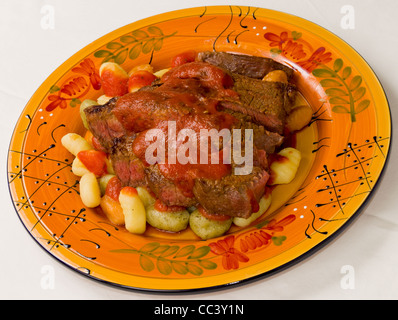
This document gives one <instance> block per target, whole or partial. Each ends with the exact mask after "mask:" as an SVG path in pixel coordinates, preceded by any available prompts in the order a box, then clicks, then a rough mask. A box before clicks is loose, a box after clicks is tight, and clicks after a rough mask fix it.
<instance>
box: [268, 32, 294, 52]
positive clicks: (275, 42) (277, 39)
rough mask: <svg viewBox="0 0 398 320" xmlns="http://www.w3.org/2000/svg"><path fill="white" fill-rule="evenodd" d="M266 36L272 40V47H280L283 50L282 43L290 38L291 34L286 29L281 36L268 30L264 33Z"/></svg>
mask: <svg viewBox="0 0 398 320" xmlns="http://www.w3.org/2000/svg"><path fill="white" fill-rule="evenodd" d="M264 38H265V39H267V40H268V41H270V44H269V45H270V47H279V49H280V50H282V45H283V44H284V43H285V42H286V41H287V40H288V39H289V36H288V33H287V32H286V31H284V32H281V35H280V36H278V35H276V34H275V33H272V32H267V33H266V34H264Z"/></svg>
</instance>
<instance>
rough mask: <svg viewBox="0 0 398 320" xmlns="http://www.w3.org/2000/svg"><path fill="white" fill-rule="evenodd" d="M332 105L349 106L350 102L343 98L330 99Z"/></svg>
mask: <svg viewBox="0 0 398 320" xmlns="http://www.w3.org/2000/svg"><path fill="white" fill-rule="evenodd" d="M329 102H330V103H331V104H349V103H350V101H348V100H346V99H344V98H342V97H333V98H330V99H329Z"/></svg>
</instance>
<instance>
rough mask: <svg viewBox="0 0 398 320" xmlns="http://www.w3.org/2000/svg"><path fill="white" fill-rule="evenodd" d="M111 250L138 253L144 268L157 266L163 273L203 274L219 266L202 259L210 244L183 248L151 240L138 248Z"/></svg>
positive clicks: (149, 269) (147, 269) (148, 270)
mask: <svg viewBox="0 0 398 320" xmlns="http://www.w3.org/2000/svg"><path fill="white" fill-rule="evenodd" d="M110 252H116V253H130V254H138V255H139V264H140V266H141V268H142V269H143V270H145V271H147V272H150V271H152V270H154V269H155V267H156V268H157V270H159V272H160V273H162V274H163V275H169V274H171V273H172V272H173V271H174V272H176V273H178V274H187V273H191V274H193V275H201V274H203V270H204V269H206V270H213V269H216V268H217V264H216V263H214V262H212V261H210V260H209V259H211V258H208V259H200V258H203V257H204V256H206V255H207V254H208V253H209V252H210V247H209V246H202V247H198V248H196V247H195V246H194V245H187V246H184V247H182V248H181V247H180V246H178V245H168V244H160V243H159V242H150V243H147V244H145V245H144V246H142V247H141V249H138V250H137V249H117V250H110Z"/></svg>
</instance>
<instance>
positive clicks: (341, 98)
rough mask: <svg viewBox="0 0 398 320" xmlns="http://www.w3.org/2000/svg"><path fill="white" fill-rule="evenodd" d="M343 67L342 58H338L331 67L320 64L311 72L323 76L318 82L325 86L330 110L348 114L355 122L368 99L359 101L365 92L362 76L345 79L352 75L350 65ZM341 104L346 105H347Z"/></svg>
mask: <svg viewBox="0 0 398 320" xmlns="http://www.w3.org/2000/svg"><path fill="white" fill-rule="evenodd" d="M343 67H344V62H343V60H342V59H340V58H338V59H336V60H335V61H334V63H333V69H332V68H329V67H328V66H326V65H322V66H321V67H320V68H318V69H315V70H313V71H312V74H313V75H314V76H316V77H319V78H324V79H321V80H320V84H321V86H322V87H323V88H327V89H325V93H326V94H327V95H328V96H329V97H330V98H329V102H330V104H332V105H334V106H333V107H332V111H333V112H335V113H340V114H350V115H351V122H355V121H356V115H357V114H358V113H360V112H362V111H363V110H365V109H366V108H368V107H369V105H370V101H369V100H367V99H366V100H363V101H360V100H361V99H362V98H363V97H364V96H365V94H366V88H365V87H364V86H361V84H362V77H361V76H360V75H353V76H352V78H351V80H347V79H348V78H350V77H351V75H352V68H351V67H350V66H346V67H345V68H343ZM359 101H360V102H359ZM358 102H359V103H358ZM357 103H358V104H357ZM343 105H348V107H345V106H343Z"/></svg>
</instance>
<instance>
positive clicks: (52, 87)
mask: <svg viewBox="0 0 398 320" xmlns="http://www.w3.org/2000/svg"><path fill="white" fill-rule="evenodd" d="M59 90H61V88H60V87H58V86H56V85H53V86H51V88H50V93H54V92H57V91H59Z"/></svg>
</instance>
